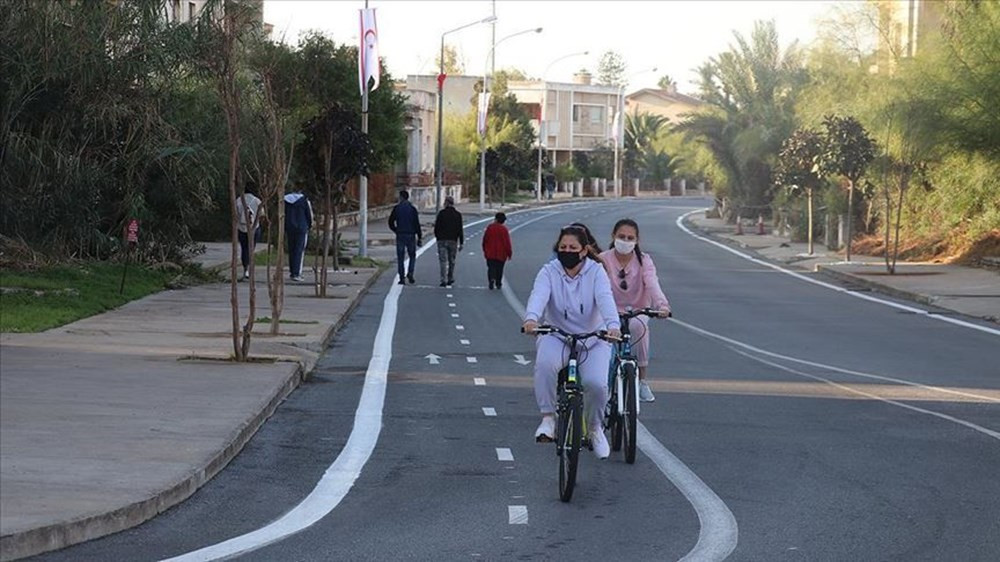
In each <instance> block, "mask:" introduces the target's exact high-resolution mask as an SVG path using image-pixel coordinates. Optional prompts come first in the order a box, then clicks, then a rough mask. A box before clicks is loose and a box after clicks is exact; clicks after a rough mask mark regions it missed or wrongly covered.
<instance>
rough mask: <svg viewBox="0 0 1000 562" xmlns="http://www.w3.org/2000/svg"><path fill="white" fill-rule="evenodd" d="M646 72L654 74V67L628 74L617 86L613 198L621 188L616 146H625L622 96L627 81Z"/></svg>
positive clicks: (619, 195)
mask: <svg viewBox="0 0 1000 562" xmlns="http://www.w3.org/2000/svg"><path fill="white" fill-rule="evenodd" d="M647 72H656V67H655V66H654V67H653V68H647V69H646V70H640V71H639V72H636V73H634V74H630V75H629V76H628V77H627V78H625V80H623V81H622V84H621V86H618V102H617V104H616V107H615V111H616V112H617V115H618V123H617V125H616V129H617V130H616V131H615V135H617V137H618V140H616V141H615V197H621V194H622V188H621V186H620V185H618V183H619V182H620V181H621V174H620V173H619V170H618V168H619V167H620V162H619V159H620V158H621V157H620V156H619V154H620V152H621V151H620V150H619V149H618V145H624V144H625V118H624V117H623V116H622V111H623V110H624V109H625V108H624V107H622V94H623V93H624V91H625V86H627V85H628V82H629V80H631V79H632V78H635V77H636V76H638V75H640V74H646V73H647Z"/></svg>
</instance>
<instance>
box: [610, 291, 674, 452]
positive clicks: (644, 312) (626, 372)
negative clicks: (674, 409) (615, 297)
mask: <svg viewBox="0 0 1000 562" xmlns="http://www.w3.org/2000/svg"><path fill="white" fill-rule="evenodd" d="M639 316H649V317H650V318H657V317H659V316H660V311H659V310H656V309H655V308H642V309H639V310H626V311H625V312H623V313H621V314H620V315H619V319H620V320H621V325H622V327H621V330H622V337H621V341H618V342H614V355H612V357H611V369H610V370H609V372H608V405H607V409H606V410H605V423H604V426H605V427H607V428H608V432H609V433H610V434H611V439H610V441H611V450H612V451H621V450H622V448H623V447H624V449H625V462H627V463H628V464H633V463H635V447H636V432H637V430H638V425H639V400H638V396H639V376H638V373H639V363H638V362H637V361H636V357H635V353H634V352H633V351H632V334H631V333H630V331H629V320H631V319H633V318H637V317H639ZM644 335H645V334H642V335H640V336H639V337H640V338H641V337H643V336H644Z"/></svg>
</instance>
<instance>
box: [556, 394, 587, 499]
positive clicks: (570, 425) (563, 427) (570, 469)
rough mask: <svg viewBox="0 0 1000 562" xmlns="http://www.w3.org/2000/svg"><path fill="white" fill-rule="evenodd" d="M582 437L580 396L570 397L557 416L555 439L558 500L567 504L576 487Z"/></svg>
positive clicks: (581, 403)
mask: <svg viewBox="0 0 1000 562" xmlns="http://www.w3.org/2000/svg"><path fill="white" fill-rule="evenodd" d="M582 436H583V402H582V400H581V397H580V396H570V397H569V399H568V400H567V404H566V408H565V409H564V410H563V411H562V412H561V413H560V414H559V424H558V431H557V432H556V437H557V439H558V444H559V448H560V452H561V453H562V454H560V455H559V499H561V500H562V501H564V502H568V501H569V500H570V499H571V498H572V497H573V488H574V487H575V486H576V469H577V463H578V462H579V460H580V439H581V437H582Z"/></svg>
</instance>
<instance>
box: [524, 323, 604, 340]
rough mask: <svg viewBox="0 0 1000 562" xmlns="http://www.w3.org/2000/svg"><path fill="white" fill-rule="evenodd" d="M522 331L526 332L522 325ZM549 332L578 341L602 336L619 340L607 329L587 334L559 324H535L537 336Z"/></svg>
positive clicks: (534, 333) (602, 337) (601, 337)
mask: <svg viewBox="0 0 1000 562" xmlns="http://www.w3.org/2000/svg"><path fill="white" fill-rule="evenodd" d="M521 333H522V334H523V333H525V332H524V326H521ZM547 334H559V335H560V336H563V337H565V338H569V339H574V340H577V341H582V340H585V339H587V338H600V339H602V340H604V341H617V340H616V339H615V338H609V337H608V331H607V330H597V331H594V332H588V333H586V334H571V333H570V332H567V331H565V330H563V329H562V328H559V327H557V326H550V325H547V324H540V325H538V326H535V331H534V332H533V333H532V335H536V336H544V335H547Z"/></svg>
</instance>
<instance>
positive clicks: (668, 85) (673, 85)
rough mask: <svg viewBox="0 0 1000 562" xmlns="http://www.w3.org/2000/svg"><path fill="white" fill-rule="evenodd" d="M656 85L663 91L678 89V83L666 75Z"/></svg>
mask: <svg viewBox="0 0 1000 562" xmlns="http://www.w3.org/2000/svg"><path fill="white" fill-rule="evenodd" d="M656 85H657V86H658V87H659V88H660V89H661V90H670V89H675V90H676V89H677V81H675V80H674V79H673V78H671V77H670V75H669V74H664V75H663V76H661V77H660V79H659V80H658V81H657V82H656Z"/></svg>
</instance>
